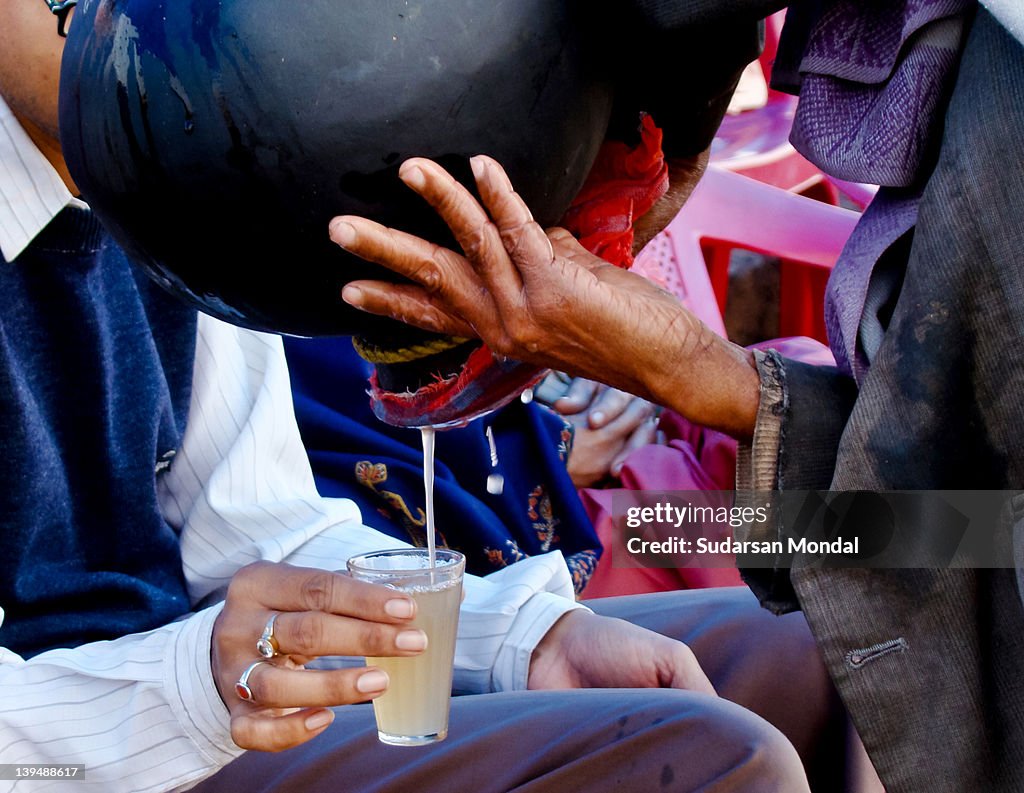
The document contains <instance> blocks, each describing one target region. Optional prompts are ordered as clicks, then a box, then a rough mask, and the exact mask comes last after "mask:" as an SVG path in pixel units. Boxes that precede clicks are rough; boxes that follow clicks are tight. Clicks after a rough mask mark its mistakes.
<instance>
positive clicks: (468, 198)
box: [398, 157, 522, 308]
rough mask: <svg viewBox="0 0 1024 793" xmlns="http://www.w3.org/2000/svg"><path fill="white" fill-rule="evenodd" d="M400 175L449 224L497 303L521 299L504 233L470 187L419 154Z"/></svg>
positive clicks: (502, 305)
mask: <svg viewBox="0 0 1024 793" xmlns="http://www.w3.org/2000/svg"><path fill="white" fill-rule="evenodd" d="M471 162H472V161H471ZM475 170H476V169H475V166H474V172H475ZM398 175H399V177H400V178H401V179H402V181H403V182H405V183H406V184H407V185H408V186H409V187H410V188H412V189H413V190H415V191H416V192H417V193H418V194H419V195H420V196H421V197H422V198H423V199H424V200H425V201H426V202H427V203H428V204H430V206H431V207H433V209H434V211H436V212H437V214H438V215H440V216H441V219H442V220H444V222H445V223H446V224H447V225H448V228H449V229H451V232H452V234H453V235H454V236H455V239H456V240H457V241H458V243H459V245H460V246H461V248H462V250H463V251H464V252H465V254H466V257H467V258H468V259H469V261H470V262H472V264H473V268H474V269H475V271H476V273H477V275H478V276H479V277H480V279H481V281H482V282H483V283H484V284H485V285H486V286H487V288H488V289H489V290H490V292H491V294H492V296H493V298H494V300H495V302H496V303H497V304H498V306H499V307H501V308H505V307H507V306H508V305H509V303H510V302H511V301H516V300H518V298H519V294H520V292H521V290H522V280H521V279H520V277H519V273H518V272H517V271H516V268H515V267H514V266H513V264H512V261H511V260H510V259H509V254H508V252H507V251H506V249H505V248H506V245H505V242H504V240H503V237H502V235H501V234H500V233H499V229H498V227H497V226H496V225H495V224H494V223H492V222H491V218H490V217H489V216H488V214H487V212H486V211H485V210H484V208H483V207H481V206H480V203H479V202H478V201H477V200H476V199H475V198H474V197H473V196H472V194H470V192H469V190H467V189H466V188H465V187H463V185H462V184H460V183H459V182H458V180H456V179H455V177H453V176H452V175H451V174H450V173H448V172H447V171H446V170H445V169H444V168H442V167H441V166H440V165H438V164H437V163H435V162H432V161H431V160H426V159H423V158H419V157H414V158H412V159H409V160H406V161H405V162H404V163H403V164H402V167H401V168H400V169H399V172H398Z"/></svg>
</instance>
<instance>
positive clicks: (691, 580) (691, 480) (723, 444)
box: [579, 336, 835, 598]
mask: <svg viewBox="0 0 1024 793" xmlns="http://www.w3.org/2000/svg"><path fill="white" fill-rule="evenodd" d="M753 346H754V347H756V348H759V349H768V348H772V349H775V350H778V351H779V353H780V354H782V355H783V356H785V357H786V358H791V359H794V360H797V361H802V362H804V363H809V364H814V365H818V366H835V359H834V358H833V357H832V353H831V352H830V351H829V349H828V347H826V346H825V345H824V344H822V343H821V342H819V341H816V340H814V339H809V338H806V337H803V336H800V337H793V338H787V339H774V340H772V341H768V342H762V343H760V344H756V345H753ZM658 427H659V429H660V430H661V431H662V432H663V433H664V434H665V443H664V444H651V445H649V446H644V447H642V448H640V449H637V450H636V451H635V452H633V453H632V454H631V455H630V456H629V457H628V458H627V459H626V463H625V465H624V466H623V468H622V473H621V475H620V477H619V481H620V483H621V488H604V489H598V488H583V489H581V490H580V491H579V493H580V498H581V499H582V500H583V506H584V508H585V509H586V510H587V514H588V515H589V516H590V519H591V520H592V521H593V523H594V528H595V529H596V530H597V536H598V538H599V539H600V540H601V544H602V545H603V546H604V553H603V554H602V556H601V560H600V562H598V565H597V569H596V570H595V571H594V574H593V576H591V579H590V582H589V583H588V584H587V587H586V589H584V590H583V593H582V597H586V598H598V597H612V596H615V595H633V594H641V593H645V592H664V591H669V590H674V589H697V588H701V587H712V586H736V585H739V584H741V583H742V581H741V579H740V575H739V572H738V571H737V570H736V568H735V567H728V568H699V567H686V568H641V567H624V566H623V567H616V566H615V565H614V561H613V556H614V553H615V542H614V538H615V531H617V529H616V527H615V524H614V521H613V520H612V498H613V497H614V495H615V493H616V492H621V491H622V490H629V491H637V490H676V491H678V490H684V491H685V490H733V489H734V488H735V486H736V441H735V440H733V439H732V438H730V437H729V436H727V435H724V434H722V433H721V432H716V431H715V430H709V429H706V428H704V427H700V426H697V425H695V424H692V423H691V422H689V421H687V420H686V419H685V418H683V417H682V416H680V415H679V414H678V413H675V412H673V411H670V410H666V411H665V412H664V413H662V416H661V420H660V422H659V425H658Z"/></svg>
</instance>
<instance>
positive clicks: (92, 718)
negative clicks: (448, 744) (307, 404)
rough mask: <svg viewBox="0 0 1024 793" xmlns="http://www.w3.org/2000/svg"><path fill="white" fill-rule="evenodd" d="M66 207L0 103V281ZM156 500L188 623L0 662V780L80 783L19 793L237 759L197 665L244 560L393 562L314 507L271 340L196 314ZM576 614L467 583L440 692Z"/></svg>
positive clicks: (134, 778) (540, 563)
mask: <svg viewBox="0 0 1024 793" xmlns="http://www.w3.org/2000/svg"><path fill="white" fill-rule="evenodd" d="M73 200H75V199H73V198H72V196H71V194H70V193H69V192H68V190H67V188H66V187H65V186H64V184H63V182H62V181H61V179H60V177H59V176H58V175H57V173H56V172H55V171H54V169H53V168H52V167H51V166H50V164H49V163H48V162H47V161H46V159H45V158H44V157H43V155H42V154H41V153H40V152H39V150H38V149H37V148H36V147H35V146H34V145H33V144H32V143H31V141H30V140H29V138H28V136H27V135H26V134H25V133H24V130H23V129H22V128H21V126H20V125H19V124H18V122H17V120H16V119H15V118H14V116H13V115H12V114H11V112H10V110H9V109H8V107H7V105H6V104H5V103H4V102H3V100H2V99H0V250H2V251H3V254H4V257H5V258H6V259H7V260H8V261H12V262H13V263H11V264H9V265H7V266H10V267H17V266H18V264H17V260H16V259H17V255H18V253H20V252H21V251H22V250H24V248H25V246H27V245H28V244H29V243H30V242H31V240H32V239H33V238H34V237H35V236H36V235H37V234H38V233H39V232H40V231H41V230H42V229H43V228H44V227H45V226H46V225H47V224H48V223H49V222H50V220H52V219H53V217H54V216H55V215H56V214H57V213H58V212H59V211H60V210H61V209H62V208H63V207H64V206H66V205H67V204H68V203H69V202H71V201H73ZM2 321H3V318H2V317H0V323H2ZM0 486H3V483H0ZM158 492H159V496H160V503H161V508H162V509H163V510H164V514H165V517H166V518H167V519H168V520H169V521H170V522H171V523H172V524H173V525H174V526H175V527H176V528H179V529H180V531H181V549H182V560H183V564H184V569H185V576H186V579H187V582H188V586H189V594H190V596H191V600H192V603H193V605H194V607H196V608H197V610H196V611H195V612H194V613H192V614H191V615H189V616H188V617H187V618H185V619H183V620H181V621H178V622H175V623H173V624H171V625H167V626H164V627H162V628H159V629H157V630H154V631H150V632H148V633H144V634H138V635H130V636H124V637H121V638H119V639H117V640H115V641H109V642H94V643H91V644H86V645H83V646H81V647H76V648H74V649H63V650H53V651H49V652H46V653H42V654H40V655H38V656H35V657H33V658H31V659H29V660H27V661H26V660H24V659H22V658H21V657H19V656H18V655H16V654H15V653H13V652H10V651H8V650H5V649H3V648H0V692H2V696H0V763H52V764H68V763H82V764H84V765H85V778H84V780H77V781H74V782H61V781H58V780H54V781H50V782H47V781H41V780H40V781H32V782H29V783H28V784H29V785H30V786H31V789H32V790H44V789H45V790H50V789H63V788H67V789H68V790H72V791H78V792H79V793H84V791H87V790H96V791H104V793H109V792H111V791H122V790H132V791H141V790H179V789H186V788H188V787H190V786H191V785H193V784H195V783H196V782H198V781H199V780H201V779H203V778H205V777H207V776H209V775H210V774H212V773H214V772H215V771H216V770H217V769H219V768H220V767H221V766H223V765H224V764H226V763H227V762H229V761H230V760H232V759H233V758H234V757H236V756H238V755H239V754H241V751H242V750H240V749H239V748H238V747H236V746H235V745H234V744H233V743H232V741H231V738H230V733H229V729H228V712H227V709H226V708H225V706H224V704H223V703H222V702H221V700H220V697H219V695H218V694H217V690H216V688H215V686H214V683H213V680H212V675H211V672H210V660H209V659H210V641H211V635H212V630H213V622H214V619H215V618H216V616H217V614H218V613H219V611H220V606H219V605H217V604H218V602H219V600H220V597H221V595H222V593H223V591H224V589H225V588H226V586H227V583H228V581H229V580H230V579H231V576H232V575H233V574H234V573H235V571H237V570H238V569H239V568H240V567H242V566H244V565H246V564H248V563H249V562H252V561H255V560H258V559H264V560H269V561H286V562H289V563H292V564H296V565H305V566H310V567H320V568H327V569H339V568H341V567H343V566H344V562H345V560H346V559H347V558H348V557H349V556H351V555H353V554H356V553H359V552H362V551H367V550H373V549H376V548H382V547H399V546H401V545H402V543H401V542H399V541H398V540H395V539H393V538H391V537H387V536H385V535H383V534H380V533H379V532H377V531H375V530H373V529H371V528H369V527H367V526H364V525H363V524H362V523H361V520H360V515H359V511H358V508H357V507H356V505H355V504H354V503H353V502H351V501H349V500H347V499H326V498H321V497H320V496H318V495H317V493H316V489H315V486H314V482H313V475H312V472H311V470H310V467H309V462H308V459H307V457H306V453H305V450H304V449H303V447H302V443H301V440H300V437H299V433H298V428H297V426H296V423H295V416H294V412H293V408H292V402H291V391H290V385H289V381H288V371H287V367H286V363H285V357H284V351H283V348H282V345H281V340H280V339H279V338H278V337H276V336H273V335H268V334H261V333H255V332H253V331H249V330H243V329H240V328H236V327H233V326H230V325H227V324H225V323H223V322H220V321H218V320H216V319H213V318H211V317H208V316H206V315H200V318H199V334H198V342H197V350H196V361H195V373H194V383H193V390H192V402H191V407H190V411H189V418H188V426H187V428H186V431H185V436H184V438H183V440H182V445H181V449H179V450H178V454H177V455H176V457H175V458H174V464H173V465H172V466H171V469H170V470H169V471H168V472H167V473H166V474H165V475H163V476H162V477H161V478H160V480H159V484H158ZM2 529H3V527H2V526H0V530H2ZM210 603H213V604H215V605H212V606H209V607H207V608H199V606H198V604H203V605H206V604H210ZM2 605H3V604H0V606H2ZM578 607H579V606H578V604H576V603H575V601H574V598H573V588H572V581H571V579H570V576H569V572H568V570H567V568H566V566H565V563H564V561H563V560H562V557H561V554H559V553H551V554H546V555H543V556H537V557H533V558H531V559H527V560H524V561H522V562H518V563H516V564H514V565H512V566H510V567H508V568H505V569H504V570H501V571H499V572H497V573H494V574H492V575H490V576H487V577H486V578H475V577H468V578H467V581H466V600H465V603H464V604H463V609H462V614H461V619H460V622H459V645H458V650H457V653H456V674H455V686H456V687H457V688H458V689H460V690H466V691H501V690H510V689H521V688H525V687H526V676H527V671H528V666H529V660H530V655H531V653H532V651H533V648H534V647H535V646H536V644H537V642H538V641H539V640H540V638H541V637H542V636H543V635H544V634H545V633H546V632H547V630H548V629H549V628H550V626H551V625H552V624H553V623H554V622H555V620H557V619H558V618H559V617H560V616H561V615H562V614H564V613H565V612H566V611H567V610H569V609H572V608H578ZM2 620H3V610H2V608H0V623H2ZM259 628H260V626H256V625H254V626H253V659H254V660H255V659H256V651H255V641H256V638H257V635H258V632H259ZM15 784H16V783H15V782H13V781H0V791H8V790H16V789H20V788H16V787H15Z"/></svg>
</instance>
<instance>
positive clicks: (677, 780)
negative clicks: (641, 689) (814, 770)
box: [650, 698, 809, 793]
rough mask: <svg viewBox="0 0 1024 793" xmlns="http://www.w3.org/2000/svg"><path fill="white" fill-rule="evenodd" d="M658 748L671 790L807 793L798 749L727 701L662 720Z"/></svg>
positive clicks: (662, 776)
mask: <svg viewBox="0 0 1024 793" xmlns="http://www.w3.org/2000/svg"><path fill="white" fill-rule="evenodd" d="M659 722H660V723H659V725H658V726H659V731H658V732H657V733H656V735H655V736H654V738H655V739H654V740H652V741H650V745H658V746H659V747H660V748H659V749H658V750H657V758H658V763H659V764H660V766H661V767H660V772H659V773H660V783H661V788H662V789H665V790H694V789H698V790H709V791H718V790H721V791H730V793H732V792H734V791H735V792H737V793H739V792H740V791H742V793H806V792H807V791H809V787H808V782H807V774H806V771H805V770H804V766H803V763H802V761H801V759H800V756H799V754H798V753H797V750H796V749H795V748H794V747H793V744H792V743H791V742H790V741H789V740H788V739H787V738H786V736H785V735H783V734H782V733H781V732H780V731H779V730H778V729H776V728H775V727H773V726H772V725H771V724H769V723H768V722H767V721H765V720H764V719H762V718H760V717H759V716H757V715H755V714H753V713H751V712H750V711H748V710H746V709H744V708H741V707H739V706H738V705H735V704H734V703H732V702H729V701H727V700H723V699H704V698H702V700H701V702H700V704H699V706H698V707H697V708H694V707H693V705H692V703H691V707H690V708H683V709H677V710H676V711H675V713H673V714H672V715H671V716H668V717H666V718H664V719H661V720H659Z"/></svg>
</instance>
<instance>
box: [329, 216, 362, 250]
mask: <svg viewBox="0 0 1024 793" xmlns="http://www.w3.org/2000/svg"><path fill="white" fill-rule="evenodd" d="M331 239H332V240H334V241H335V242H336V243H337V244H338V245H340V246H341V247H343V248H345V247H347V246H349V245H351V244H352V243H353V242H355V241H356V230H355V228H353V226H352V224H351V223H346V222H345V221H344V220H335V221H334V222H333V223H332V224H331Z"/></svg>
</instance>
